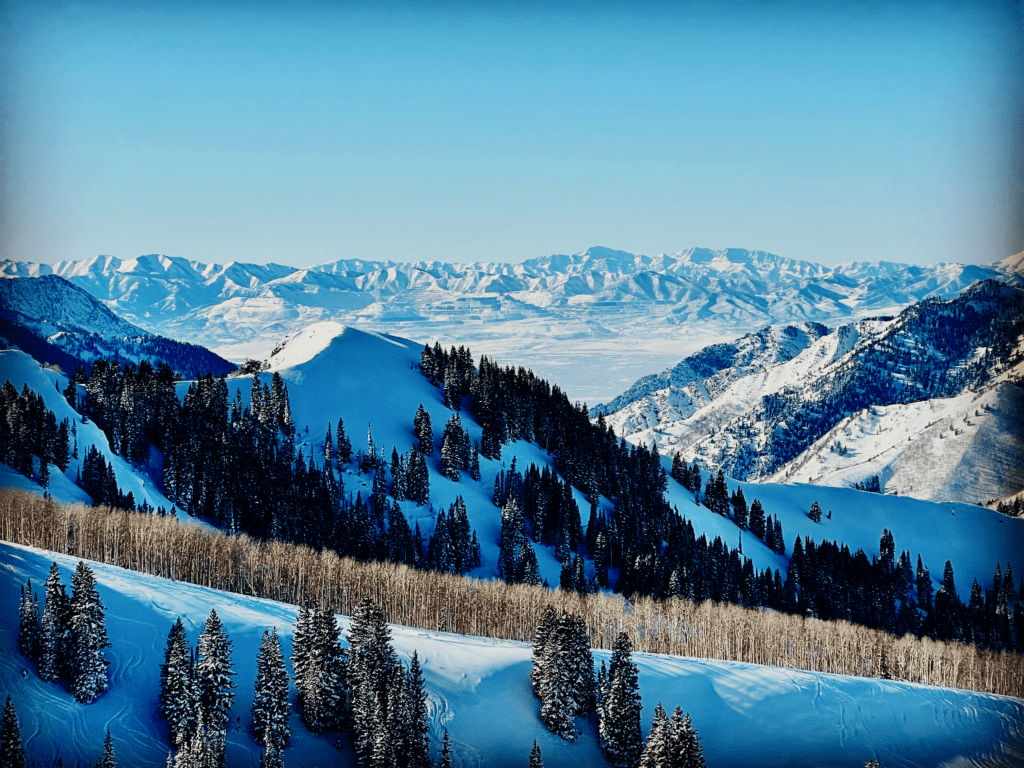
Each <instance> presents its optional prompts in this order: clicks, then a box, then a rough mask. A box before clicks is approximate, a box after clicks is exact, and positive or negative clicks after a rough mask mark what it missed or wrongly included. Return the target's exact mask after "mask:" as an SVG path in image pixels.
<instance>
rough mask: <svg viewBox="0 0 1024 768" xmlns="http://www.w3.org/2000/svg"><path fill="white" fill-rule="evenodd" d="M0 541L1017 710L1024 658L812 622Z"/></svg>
mask: <svg viewBox="0 0 1024 768" xmlns="http://www.w3.org/2000/svg"><path fill="white" fill-rule="evenodd" d="M0 538H3V539H4V540H5V541H8V542H11V543H14V544H21V545H26V546H32V547H39V548H42V549H48V550H52V551H54V552H59V553H62V554H67V555H71V556H73V557H77V558H85V559H89V560H95V561H98V562H102V563H108V564H111V565H116V566H120V567H122V568H128V569H131V570H133V571H138V572H140V573H146V574H150V575H153V576H159V577H162V578H166V579H172V580H177V581H184V582H188V583H191V584H195V585H198V586H203V587H210V588H213V589H219V590H225V591H229V592H237V593H240V594H245V595H253V596H258V597H265V598H270V599H273V600H279V601H282V602H286V603H293V604H301V603H306V604H309V605H312V606H315V607H318V608H321V609H325V610H331V611H334V612H335V613H340V614H343V615H351V613H352V612H353V611H354V610H355V608H356V606H357V605H358V604H359V602H360V601H361V600H362V599H363V598H364V597H366V596H369V597H370V598H371V599H372V600H373V601H374V602H375V603H376V604H377V605H378V606H379V607H380V608H381V610H382V611H383V612H384V615H385V617H386V619H387V621H388V622H390V623H394V624H402V625H405V626H410V627H418V628H421V629H427V630H438V631H444V632H453V633H457V634H464V635H476V636H481V637H493V638H501V639H505V640H517V641H525V642H529V641H531V640H532V639H533V636H534V631H535V629H536V627H537V625H538V624H539V622H540V620H541V617H542V615H543V613H544V610H545V608H546V607H547V606H548V605H551V606H553V607H554V608H555V610H556V611H559V612H561V611H563V610H565V611H568V612H570V613H575V614H578V615H579V616H581V617H583V619H584V620H585V621H586V624H587V629H588V632H589V635H590V642H591V646H592V647H594V648H601V649H611V648H612V646H613V644H614V642H615V639H616V637H617V636H618V634H619V633H620V632H626V633H627V635H628V636H629V639H630V641H631V643H632V645H633V648H634V649H635V650H636V651H638V652H642V653H665V654H672V655H677V656H690V657H696V658H707V659H718V660H722V661H739V662H747V663H751V664H766V665H771V666H777V667H789V668H793V669H801V670H808V671H814V672H829V673H837V674H846V675H857V676H863V677H883V678H892V679H895V680H905V681H911V682H918V683H924V684H928V685H939V686H947V687H954V688H964V689H970V690H975V691H981V692H985V693H995V694H1001V695H1007V696H1016V697H1024V656H1021V655H1020V654H1016V653H1011V652H1007V651H999V652H994V651H990V650H982V649H979V648H977V647H975V646H973V645H968V644H965V643H957V642H938V641H933V640H931V639H929V638H928V637H923V638H920V639H918V638H917V637H915V636H913V635H905V636H904V637H894V636H892V635H889V634H887V633H885V632H881V631H878V630H873V629H868V628H866V627H863V626H859V625H855V624H850V623H848V622H843V621H822V620H820V619H814V618H805V617H801V616H793V615H787V614H781V613H777V612H775V611H771V610H763V609H761V610H756V609H749V608H742V607H739V606H735V605H727V604H721V603H714V602H711V601H705V602H702V603H699V604H698V603H693V602H689V601H686V600H681V599H678V598H669V599H666V600H655V599H652V598H647V597H634V598H633V599H631V600H624V599H623V598H622V597H621V596H618V595H610V594H602V593H599V594H591V595H586V596H582V595H580V594H578V593H575V592H568V591H564V590H560V589H558V590H554V591H552V590H549V589H546V588H544V587H540V586H532V585H527V584H508V583H505V582H502V581H497V580H487V581H482V580H478V579H473V578H467V577H464V576H455V575H451V574H442V573H437V572H431V571H418V570H415V569H412V568H409V567H408V566H405V565H396V564H393V563H386V562H359V561H356V560H353V559H351V558H341V557H339V556H338V555H337V554H335V553H334V552H333V551H332V550H328V549H324V550H322V551H316V550H314V549H312V548H310V547H306V546H301V545H296V544H288V543H282V542H278V541H259V540H257V539H254V538H251V537H249V536H246V535H237V536H233V535H229V534H226V533H223V532H221V531H217V530H214V529H211V528H208V527H205V526H201V525H196V524H190V523H182V522H180V521H178V520H177V519H176V518H174V517H162V516H157V515H148V514H142V513H136V512H126V511H122V510H117V509H112V508H110V507H99V508H97V507H87V506H84V505H68V504H58V503H56V502H54V501H53V500H52V499H48V498H41V497H39V496H36V495H34V494H30V493H26V492H23V491H17V490H12V489H2V490H0Z"/></svg>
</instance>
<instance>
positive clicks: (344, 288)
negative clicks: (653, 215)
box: [0, 247, 1024, 402]
mask: <svg viewBox="0 0 1024 768" xmlns="http://www.w3.org/2000/svg"><path fill="white" fill-rule="evenodd" d="M1015 270H1016V271H1015ZM51 273H52V274H56V275H60V276H62V277H65V278H67V279H68V280H69V281H71V282H72V283H74V284H75V285H77V286H79V287H81V288H83V289H84V290H86V291H88V292H89V293H90V294H91V295H93V296H95V297H96V298H98V299H100V300H101V301H102V302H104V303H105V304H106V305H107V306H108V307H109V308H110V309H112V310H113V311H114V312H116V313H117V314H119V315H121V316H122V317H124V318H126V319H127V320H130V321H131V322H133V323H135V324H137V325H139V326H141V327H143V328H145V329H147V330H149V331H152V332H154V333H160V334H163V335H166V336H170V337H172V338H177V339H187V340H189V341H193V342H197V343H200V344H204V345H206V346H208V347H211V348H212V349H214V350H215V351H217V352H219V353H220V354H222V355H224V356H226V357H228V358H230V359H234V360H242V359H244V358H246V357H264V356H266V354H267V353H268V352H269V351H270V350H271V349H272V347H273V346H274V344H275V343H276V342H277V340H278V339H279V338H280V337H281V336H282V335H284V334H286V333H294V332H296V331H298V330H300V329H302V328H304V327H306V326H307V325H309V324H311V323H313V322H318V321H324V320H335V321H338V322H342V323H346V324H349V325H363V326H365V327H369V328H373V329H375V330H383V331H390V332H395V333H400V334H401V335H403V336H405V337H407V338H413V339H418V340H421V341H431V342H432V341H434V340H440V341H441V342H442V343H444V344H449V343H455V344H469V345H472V346H473V347H479V348H482V349H486V350H487V352H488V354H490V355H492V356H497V357H498V358H499V359H503V358H504V359H508V360H510V361H515V362H516V364H521V365H526V366H529V367H531V368H533V369H534V370H535V371H537V372H538V373H539V374H541V375H543V376H544V377H546V378H549V379H551V380H556V381H559V382H560V384H561V386H563V387H564V388H565V389H566V391H568V392H569V393H570V394H571V396H572V397H574V398H578V399H581V400H588V401H591V402H594V401H597V400H607V399H609V398H610V397H612V396H614V394H615V393H616V392H621V391H622V390H623V389H625V388H626V387H627V386H628V384H629V382H631V381H633V380H635V379H636V378H638V377H639V376H640V375H641V374H642V373H643V372H644V371H645V370H650V368H651V367H652V363H653V365H654V367H657V366H658V365H660V364H666V365H667V364H669V363H670V362H671V361H673V360H678V359H679V357H680V355H681V354H685V353H687V352H694V351H697V350H698V349H699V348H701V347H703V346H705V345H706V344H708V343H709V342H710V341H716V340H725V339H729V338H735V337H736V335H737V334H742V333H745V332H751V331H755V330H756V329H757V328H760V327H762V326H764V325H766V324H779V323H782V324H799V323H802V322H805V321H815V322H821V323H826V324H829V325H839V324H842V323H846V322H849V321H851V320H855V319H857V318H862V317H866V316H869V315H875V314H895V313H896V312H898V311H900V310H901V309H903V308H904V307H905V306H907V305H908V304H910V303H913V302H915V301H920V300H922V299H924V298H928V297H940V298H951V297H953V296H955V295H957V294H958V293H959V292H960V291H962V290H963V289H964V288H966V287H967V286H968V285H970V284H971V283H973V282H975V281H977V280H982V279H986V278H995V277H999V278H1002V279H1013V280H1020V279H1024V278H1021V276H1020V265H1019V264H1017V263H1016V262H1013V261H1012V259H1007V260H1005V261H1004V262H1001V263H999V264H993V265H990V266H986V267H982V266H965V265H959V264H939V265H932V266H914V265H907V264H894V263H889V262H878V263H869V262H853V263H849V264H843V265H840V266H837V267H834V268H828V267H824V266H822V265H820V264H813V263H810V262H805V261H796V260H792V259H786V258H783V257H779V256H775V255H773V254H770V253H766V252H764V251H748V250H741V249H726V250H720V251H711V250H708V249H704V248H691V249H688V250H684V251H680V252H678V253H674V254H661V255H659V256H655V257H649V256H642V255H635V254H631V253H626V252H624V251H615V250H611V249H608V248H600V247H595V248H590V249H588V250H587V251H584V252H582V253H578V254H575V255H571V256H568V255H553V256H546V257H543V258H538V259H532V260H528V261H525V262H523V263H521V264H504V263H484V262H478V263H473V264H446V263H441V262H418V263H398V262H391V261H386V262H372V261H362V260H358V259H349V260H341V261H335V262H331V263H328V264H322V265H318V266H313V267H309V268H305V269H297V268H294V267H285V266H281V265H277V264H267V265H254V264H241V263H230V264H226V265H219V264H203V263H200V262H196V261H186V260H184V259H180V258H171V257H167V256H156V255H151V256H141V257H139V258H135V259H128V260H124V261H122V260H120V259H117V258H113V257H109V256H97V257H94V258H91V259H88V260H85V261H65V262H61V263H59V264H56V265H54V266H52V267H51V266H49V265H45V264H33V263H29V262H11V261H7V262H3V263H0V275H4V276H8V277H13V276H26V277H28V276H32V277H35V276H41V275H46V274H51ZM638 353H642V354H638ZM598 355H600V363H599V364H597V365H595V362H594V361H595V358H596V357H597V356H598Z"/></svg>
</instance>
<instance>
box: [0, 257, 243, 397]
mask: <svg viewBox="0 0 1024 768" xmlns="http://www.w3.org/2000/svg"><path fill="white" fill-rule="evenodd" d="M0 336H3V337H5V338H6V339H7V340H8V341H9V342H11V343H13V344H16V345H17V346H18V347H20V348H21V349H23V350H24V351H26V352H28V353H29V354H31V355H33V356H34V357H36V358H38V359H39V360H41V361H43V362H46V363H51V364H55V365H58V366H59V367H61V368H62V369H63V370H64V371H66V372H68V373H72V372H74V369H75V366H76V365H78V364H81V363H89V362H91V361H93V360H96V359H100V358H103V359H113V358H117V359H118V360H121V361H125V362H133V363H138V362H141V361H142V360H148V361H149V362H150V363H152V364H153V365H154V367H155V366H157V365H159V364H160V363H166V364H168V365H170V366H171V368H173V369H174V370H175V371H177V372H179V373H181V374H182V375H183V376H186V377H195V376H198V375H200V374H203V373H207V372H210V373H214V374H216V375H222V374H225V373H228V372H229V371H231V370H233V369H234V368H235V366H234V365H232V364H231V363H229V362H228V361H227V360H225V359H223V358H222V357H220V356H219V355H215V354H214V353H212V352H210V351H209V350H207V349H205V348H203V347H200V346H197V345H195V344H189V343H185V342H181V341H175V340H174V339H168V338H165V337H162V336H159V335H156V334H153V333H150V332H149V331H145V330H143V329H142V328H139V327H137V326H135V325H132V324H131V323H129V322H127V321H126V320H124V319H122V318H120V317H118V316H117V315H116V314H114V313H113V312H112V311H111V310H110V309H109V308H108V307H107V306H106V305H105V304H103V303H101V302H100V301H98V300H97V299H95V298H94V297H93V296H92V295H91V294H89V293H87V292H86V291H85V290H83V289H81V288H79V287H78V286H76V285H74V284H73V283H70V282H69V281H67V280H65V279H64V278H62V277H59V276H57V275H42V276H40V277H39V278H38V279H28V278H26V277H14V278H11V279H8V280H0Z"/></svg>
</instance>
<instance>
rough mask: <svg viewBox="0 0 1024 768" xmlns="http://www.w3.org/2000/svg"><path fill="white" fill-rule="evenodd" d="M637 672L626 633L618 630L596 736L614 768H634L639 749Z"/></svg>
mask: <svg viewBox="0 0 1024 768" xmlns="http://www.w3.org/2000/svg"><path fill="white" fill-rule="evenodd" d="M638 676H639V672H638V670H637V666H636V664H635V663H634V662H633V658H632V645H631V644H630V642H629V636H628V635H626V633H625V632H620V633H619V636H618V638H616V640H615V645H614V650H613V651H612V660H611V665H610V666H609V669H608V683H607V693H606V694H605V695H604V696H603V697H602V702H601V710H600V712H599V716H598V738H599V740H600V744H601V749H602V751H603V752H604V754H605V757H607V758H608V760H609V761H610V762H611V763H612V764H613V765H615V766H618V768H636V766H637V764H638V763H639V761H640V756H641V753H642V752H643V734H642V733H641V730H640V710H641V704H640V684H639V680H638Z"/></svg>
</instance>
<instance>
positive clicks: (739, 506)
mask: <svg viewBox="0 0 1024 768" xmlns="http://www.w3.org/2000/svg"><path fill="white" fill-rule="evenodd" d="M730 501H731V502H732V515H733V517H734V518H736V525H738V526H739V527H740V530H746V528H747V519H748V512H747V500H746V498H745V497H744V496H743V489H742V488H737V489H736V492H735V493H734V494H733V495H732V498H731V499H730Z"/></svg>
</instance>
